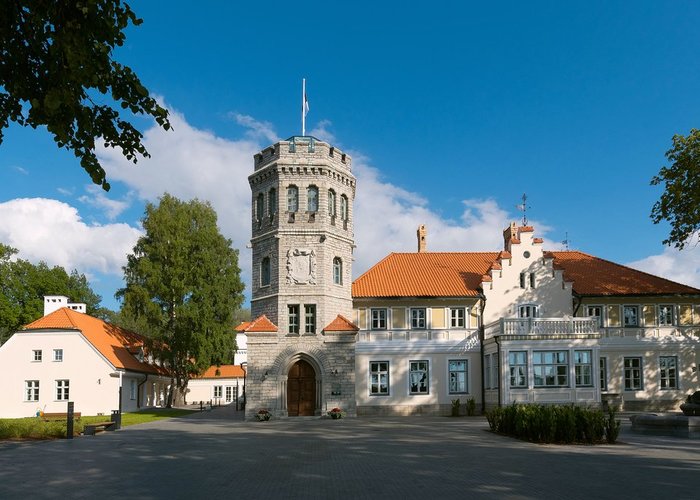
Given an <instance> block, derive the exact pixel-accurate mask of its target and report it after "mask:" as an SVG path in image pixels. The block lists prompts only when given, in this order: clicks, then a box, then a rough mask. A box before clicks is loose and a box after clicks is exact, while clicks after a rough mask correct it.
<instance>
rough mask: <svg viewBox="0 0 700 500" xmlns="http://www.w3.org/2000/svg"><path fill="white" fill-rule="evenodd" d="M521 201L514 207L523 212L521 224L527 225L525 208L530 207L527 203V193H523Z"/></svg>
mask: <svg viewBox="0 0 700 500" xmlns="http://www.w3.org/2000/svg"><path fill="white" fill-rule="evenodd" d="M522 200H523V202H522V203H521V204H519V205H515V208H517V209H518V210H520V211H521V212H522V213H523V226H527V209H528V208H530V207H528V205H527V195H526V194H525V193H523V198H522Z"/></svg>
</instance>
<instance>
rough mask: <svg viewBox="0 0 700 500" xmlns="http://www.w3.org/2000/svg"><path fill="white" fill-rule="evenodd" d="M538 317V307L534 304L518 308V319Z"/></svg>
mask: <svg viewBox="0 0 700 500" xmlns="http://www.w3.org/2000/svg"><path fill="white" fill-rule="evenodd" d="M536 317H537V306H535V305H532V304H525V305H522V306H518V318H536Z"/></svg>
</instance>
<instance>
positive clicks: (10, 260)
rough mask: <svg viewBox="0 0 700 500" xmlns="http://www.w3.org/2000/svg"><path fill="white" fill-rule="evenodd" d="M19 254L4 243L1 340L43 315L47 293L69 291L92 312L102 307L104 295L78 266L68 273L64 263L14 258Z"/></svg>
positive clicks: (0, 258)
mask: <svg viewBox="0 0 700 500" xmlns="http://www.w3.org/2000/svg"><path fill="white" fill-rule="evenodd" d="M16 254H17V250H16V249H14V248H11V247H9V246H7V245H4V244H2V243H0V344H1V343H3V342H4V341H5V340H7V339H8V338H9V337H10V336H11V335H12V334H13V333H15V332H16V331H18V330H19V329H20V328H21V327H22V326H24V325H26V324H27V323H31V322H32V321H34V320H36V319H39V318H40V317H41V316H42V315H43V313H44V296H45V295H65V296H66V297H68V298H69V299H71V301H73V302H84V303H85V304H86V312H87V313H88V314H95V313H97V312H98V311H100V310H102V308H100V301H101V300H102V298H101V297H100V296H99V295H97V294H96V293H95V292H93V291H92V289H91V288H90V284H89V283H88V281H87V278H86V277H85V275H83V274H80V273H78V271H76V270H73V271H72V272H71V273H70V274H68V273H67V272H66V270H65V269H63V268H62V267H60V266H55V267H49V266H48V265H46V263H45V262H39V263H38V264H32V263H31V262H29V261H26V260H23V259H14V256H15V255H16Z"/></svg>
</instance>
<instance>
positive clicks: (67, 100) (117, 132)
mask: <svg viewBox="0 0 700 500" xmlns="http://www.w3.org/2000/svg"><path fill="white" fill-rule="evenodd" d="M141 23H142V20H141V19H139V18H137V17H136V15H135V14H134V12H133V11H132V10H131V8H130V7H129V6H128V5H127V4H125V3H122V2H121V1H120V0H79V1H69V2H56V1H55V0H16V1H6V2H1V3H0V143H2V139H3V135H2V131H3V130H4V129H5V128H6V127H8V126H9V124H10V123H11V122H15V123H18V124H19V125H22V126H30V127H32V128H37V127H39V126H46V127H47V129H48V131H49V133H51V134H52V135H53V138H54V140H55V141H56V144H57V145H58V146H59V147H61V148H67V149H70V150H72V151H73V152H74V153H75V156H76V157H77V158H79V159H80V164H81V166H82V167H83V169H85V171H87V173H88V174H89V175H90V177H91V178H92V181H93V182H94V183H95V184H98V185H101V186H102V188H103V189H105V190H107V191H108V190H109V183H108V182H107V180H106V176H105V171H104V169H103V168H102V166H101V165H100V163H99V161H98V159H97V156H96V154H95V140H96V139H98V138H102V139H104V141H105V144H106V146H107V147H118V148H120V149H121V150H122V152H123V154H124V156H125V157H126V158H127V159H128V160H130V161H133V162H134V163H136V161H137V155H141V156H143V157H148V152H147V151H146V148H145V147H144V145H143V144H142V143H141V139H142V138H143V135H142V134H141V132H139V131H138V130H137V129H136V128H135V127H134V126H133V125H132V124H131V123H129V122H128V121H126V120H125V119H124V118H123V117H122V113H123V111H122V110H128V111H129V112H130V113H134V114H146V115H150V116H152V117H153V118H155V120H156V122H157V123H158V124H159V125H161V126H162V127H163V128H164V129H166V130H168V129H169V128H170V123H169V121H168V112H167V111H166V110H165V109H164V108H162V107H161V106H160V105H159V104H158V103H157V102H156V100H155V99H153V98H152V97H150V95H149V92H148V90H147V89H146V87H144V86H143V85H142V84H141V82H140V80H139V78H138V77H137V76H136V74H135V73H134V72H133V71H132V70H131V69H130V68H128V67H127V66H123V65H121V64H120V63H118V62H117V61H115V60H113V59H112V51H113V50H114V49H115V47H120V46H122V45H123V44H124V40H125V38H126V35H125V34H124V30H125V29H126V28H127V27H128V26H129V24H133V25H134V26H138V25H140V24H141ZM103 97H107V100H111V101H112V102H113V104H114V107H113V106H111V105H108V104H104V103H103V102H99V101H100V99H99V98H103ZM119 107H121V110H119V109H118V108H119ZM115 108H117V109H115Z"/></svg>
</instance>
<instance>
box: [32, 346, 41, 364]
mask: <svg viewBox="0 0 700 500" xmlns="http://www.w3.org/2000/svg"><path fill="white" fill-rule="evenodd" d="M32 354H33V359H32V363H41V362H42V361H43V360H44V352H43V349H32Z"/></svg>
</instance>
